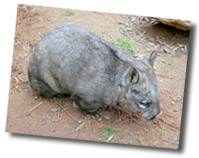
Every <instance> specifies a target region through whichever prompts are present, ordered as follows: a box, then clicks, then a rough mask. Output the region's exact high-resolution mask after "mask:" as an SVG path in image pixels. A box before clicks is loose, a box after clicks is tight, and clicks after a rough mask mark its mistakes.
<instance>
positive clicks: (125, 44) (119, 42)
mask: <svg viewBox="0 0 199 158" xmlns="http://www.w3.org/2000/svg"><path fill="white" fill-rule="evenodd" d="M109 42H110V43H111V44H114V45H116V46H118V47H120V48H121V49H122V50H123V51H125V52H131V53H135V52H134V50H133V48H132V45H131V43H130V42H129V41H126V40H125V39H123V38H117V39H111V40H110V41H109Z"/></svg>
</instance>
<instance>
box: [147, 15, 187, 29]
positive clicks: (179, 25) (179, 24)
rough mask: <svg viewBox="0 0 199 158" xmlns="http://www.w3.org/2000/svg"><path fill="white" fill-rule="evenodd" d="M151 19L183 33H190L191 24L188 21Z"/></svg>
mask: <svg viewBox="0 0 199 158" xmlns="http://www.w3.org/2000/svg"><path fill="white" fill-rule="evenodd" d="M149 19H156V20H158V21H160V22H161V23H162V24H165V25H169V26H172V27H175V28H176V29H179V30H183V31H190V27H191V22H190V21H188V20H177V19H166V18H155V17H149Z"/></svg>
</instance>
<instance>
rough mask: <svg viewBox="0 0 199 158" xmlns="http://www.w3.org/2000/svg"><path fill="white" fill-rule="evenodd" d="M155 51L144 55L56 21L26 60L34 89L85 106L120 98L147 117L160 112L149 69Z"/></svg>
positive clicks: (94, 106) (88, 109)
mask: <svg viewBox="0 0 199 158" xmlns="http://www.w3.org/2000/svg"><path fill="white" fill-rule="evenodd" d="M156 56H157V53H156V52H155V51H153V52H152V54H151V55H150V57H149V58H148V59H146V60H136V59H134V58H133V57H131V56H130V55H129V54H128V53H126V52H123V51H122V50H121V49H119V48H117V47H116V46H114V45H112V44H110V43H109V42H107V41H105V40H104V39H102V38H100V37H98V36H97V35H95V34H94V33H92V32H90V31H89V30H87V29H84V28H81V27H78V26H75V25H71V24H68V25H61V26H59V27H57V28H56V29H55V30H53V31H51V32H49V33H48V34H47V35H46V36H45V37H43V38H42V39H41V40H40V41H39V43H38V44H37V46H36V47H35V48H34V50H33V52H32V54H31V56H30V59H29V64H28V77H29V82H30V86H31V88H32V90H33V91H34V93H36V94H39V95H43V96H46V97H53V96H57V95H72V96H76V98H78V99H76V102H77V104H78V105H79V106H80V108H81V109H82V110H84V111H85V112H95V111H96V110H98V109H99V108H100V107H102V106H103V105H107V106H115V105H117V103H118V102H123V103H125V106H126V108H128V109H129V110H131V111H133V112H135V113H141V114H142V116H143V117H144V118H145V119H147V120H152V119H154V118H156V117H157V116H158V115H159V114H160V113H161V112H162V110H161V106H160V88H159V85H158V83H157V80H156V77H155V75H154V72H153V66H152V65H153V62H154V60H155V58H156Z"/></svg>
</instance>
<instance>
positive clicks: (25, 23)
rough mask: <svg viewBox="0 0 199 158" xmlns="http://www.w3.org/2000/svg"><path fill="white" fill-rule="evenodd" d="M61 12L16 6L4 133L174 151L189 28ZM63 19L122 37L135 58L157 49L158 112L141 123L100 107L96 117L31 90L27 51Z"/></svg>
mask: <svg viewBox="0 0 199 158" xmlns="http://www.w3.org/2000/svg"><path fill="white" fill-rule="evenodd" d="M67 10H68V9H57V8H47V7H36V6H24V5H19V7H18V12H17V21H16V34H15V41H14V52H13V64H12V73H11V82H10V94H9V103H8V116H7V126H6V131H7V132H11V133H20V134H31V135H42V136H51V137H61V138H70V139H81V140H91V141H101V142H111V143H122V144H132V145H142V146H151V147H160V148H172V149H177V148H178V146H179V136H180V125H181V115H182V106H183V95H184V83H185V73H186V63H187V54H188V51H187V50H188V39H189V32H183V31H180V30H177V29H174V28H172V27H169V26H165V25H163V24H156V21H154V20H149V19H148V18H146V17H137V16H132V15H119V14H108V13H99V12H87V11H79V10H71V11H72V12H68V11H67ZM73 13H74V14H73ZM66 23H73V24H76V25H79V26H82V27H84V28H87V29H89V30H91V31H92V32H94V33H96V34H97V35H99V36H100V37H102V38H104V39H106V40H107V41H109V40H110V39H112V38H113V39H115V38H124V39H126V40H128V41H130V42H131V44H132V46H133V48H134V50H135V52H136V53H135V54H134V57H136V58H147V57H148V56H149V54H150V53H151V52H152V50H154V49H155V50H157V51H159V55H158V57H157V60H156V63H155V73H156V76H157V79H158V82H159V84H160V87H161V92H162V93H161V104H162V106H163V114H162V115H161V116H160V117H159V118H157V119H155V120H154V121H150V122H147V121H145V120H144V119H143V118H142V117H140V116H139V115H134V114H131V113H126V112H125V111H123V110H122V109H121V108H112V109H100V110H99V115H98V116H96V117H94V118H93V117H91V118H88V117H86V116H84V115H83V114H82V113H81V111H80V110H79V108H77V107H76V106H74V105H73V103H72V101H70V100H68V99H56V98H54V99H46V98H43V97H40V96H37V95H35V94H33V93H32V91H31V90H30V88H29V83H28V79H27V63H28V58H29V55H30V54H31V52H32V50H33V48H34V47H35V45H36V44H37V42H38V41H39V40H40V39H41V38H42V37H43V36H44V35H45V34H46V33H48V32H49V31H51V30H53V29H54V28H55V27H56V26H58V25H61V24H66ZM108 130H109V132H108V134H107V131H108Z"/></svg>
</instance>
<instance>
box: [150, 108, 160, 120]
mask: <svg viewBox="0 0 199 158" xmlns="http://www.w3.org/2000/svg"><path fill="white" fill-rule="evenodd" d="M161 114H162V110H160V112H159V113H158V114H156V115H154V116H153V117H151V118H150V119H149V121H151V120H154V119H155V118H158V117H159V116H160V115H161Z"/></svg>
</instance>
